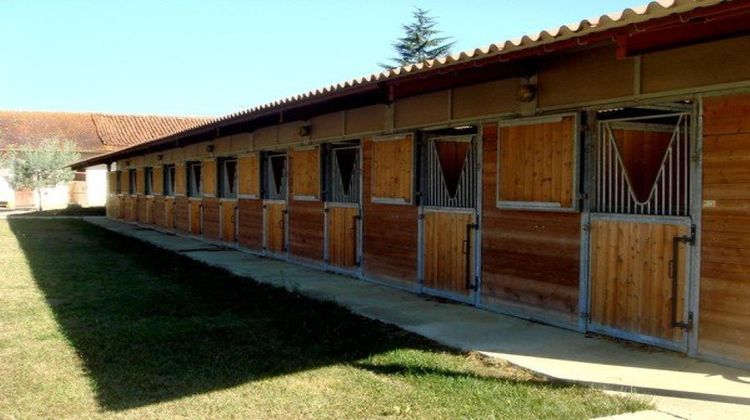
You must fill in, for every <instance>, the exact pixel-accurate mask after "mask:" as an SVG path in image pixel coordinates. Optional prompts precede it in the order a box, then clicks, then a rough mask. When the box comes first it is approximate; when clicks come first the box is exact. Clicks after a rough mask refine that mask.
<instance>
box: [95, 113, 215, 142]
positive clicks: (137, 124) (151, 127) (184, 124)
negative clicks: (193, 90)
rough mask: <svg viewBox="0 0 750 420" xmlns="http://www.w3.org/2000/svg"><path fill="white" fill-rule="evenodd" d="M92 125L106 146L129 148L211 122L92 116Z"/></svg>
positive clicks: (205, 119)
mask: <svg viewBox="0 0 750 420" xmlns="http://www.w3.org/2000/svg"><path fill="white" fill-rule="evenodd" d="M92 117H93V120H94V125H95V126H96V130H97V132H98V133H99V138H100V139H101V141H102V143H104V144H105V145H107V146H117V147H122V146H130V145H133V144H137V143H143V142H145V141H148V140H153V139H155V138H159V137H163V136H166V135H168V134H172V133H176V132H178V131H183V130H187V129H189V128H193V127H195V126H197V125H202V124H205V123H207V122H209V121H211V119H210V118H199V117H162V116H154V115H111V114H93V115H92Z"/></svg>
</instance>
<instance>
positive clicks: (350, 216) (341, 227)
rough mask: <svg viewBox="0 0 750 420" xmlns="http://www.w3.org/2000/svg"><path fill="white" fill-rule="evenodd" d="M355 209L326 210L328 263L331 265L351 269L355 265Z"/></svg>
mask: <svg viewBox="0 0 750 420" xmlns="http://www.w3.org/2000/svg"><path fill="white" fill-rule="evenodd" d="M358 214H359V211H358V209H357V208H356V207H330V208H329V209H328V262H329V264H331V265H334V266H337V267H342V268H352V267H355V266H356V265H357V217H358Z"/></svg>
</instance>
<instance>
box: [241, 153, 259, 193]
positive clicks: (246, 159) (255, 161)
mask: <svg viewBox="0 0 750 420" xmlns="http://www.w3.org/2000/svg"><path fill="white" fill-rule="evenodd" d="M259 165H260V159H259V158H258V153H252V154H249V155H245V156H240V158H239V159H238V162H237V176H238V182H239V194H240V195H244V196H253V197H258V196H259V195H260V191H259V189H260V176H259V175H260V166H259Z"/></svg>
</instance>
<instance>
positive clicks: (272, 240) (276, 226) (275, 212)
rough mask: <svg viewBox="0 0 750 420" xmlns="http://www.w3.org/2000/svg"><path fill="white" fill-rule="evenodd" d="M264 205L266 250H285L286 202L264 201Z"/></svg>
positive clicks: (279, 252)
mask: <svg viewBox="0 0 750 420" xmlns="http://www.w3.org/2000/svg"><path fill="white" fill-rule="evenodd" d="M264 206H265V237H266V244H265V247H266V250H267V251H268V252H271V253H274V254H281V253H283V252H284V251H286V218H285V211H286V204H285V203H266V204H264Z"/></svg>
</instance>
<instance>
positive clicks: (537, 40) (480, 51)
mask: <svg viewBox="0 0 750 420" xmlns="http://www.w3.org/2000/svg"><path fill="white" fill-rule="evenodd" d="M731 1H732V0H657V1H652V2H650V3H648V4H646V5H643V6H640V7H634V8H627V9H625V10H622V11H619V12H616V13H608V14H604V15H601V16H599V17H596V18H591V19H584V20H581V21H579V22H577V23H574V24H569V25H562V26H560V27H557V28H553V29H548V30H543V31H540V32H538V33H535V34H533V35H525V36H522V37H520V38H517V39H511V40H507V41H503V42H498V43H494V44H490V45H488V46H486V47H484V48H475V49H472V50H467V51H463V52H460V53H456V54H452V55H448V56H445V57H441V58H438V59H434V60H427V61H425V62H422V63H419V64H413V65H406V66H402V67H398V68H395V69H392V70H387V71H383V72H380V73H374V74H371V75H369V76H366V77H361V78H357V79H351V80H348V81H346V82H343V83H337V84H333V85H330V86H327V87H324V88H320V89H315V90H311V91H309V92H306V93H303V94H300V95H295V96H290V97H287V98H284V99H280V100H277V101H273V102H269V103H266V104H263V105H259V106H256V107H253V108H249V109H246V110H242V111H239V112H235V113H232V114H228V115H225V116H223V117H220V118H217V119H215V120H213V121H211V122H207V123H204V124H202V125H198V126H195V127H193V128H190V129H187V130H184V131H182V132H178V133H174V134H171V135H168V136H164V137H162V138H160V139H155V140H154V141H153V142H149V143H154V145H156V144H157V143H159V144H161V143H162V142H167V141H171V140H174V139H177V138H181V137H186V136H190V135H194V134H198V133H202V132H206V131H208V130H211V129H214V128H219V127H222V126H223V125H227V124H230V123H232V122H236V121H244V120H248V119H251V118H253V117H255V116H261V115H263V114H267V113H270V112H274V111H275V110H277V109H288V108H292V107H294V106H296V105H302V104H304V103H310V102H313V101H316V100H319V101H322V100H325V99H327V98H331V97H334V96H336V95H341V96H345V95H347V94H349V93H353V92H356V91H358V90H359V89H367V88H369V87H373V86H375V85H377V84H381V83H384V82H390V81H394V80H398V79H400V78H404V77H407V76H412V75H420V74H422V73H428V72H431V71H435V70H438V69H450V67H451V66H456V65H461V64H463V63H471V62H472V61H475V60H483V59H492V58H493V57H498V58H502V56H505V55H509V56H511V55H512V54H514V53H518V52H522V51H524V50H532V49H535V48H547V47H549V48H550V49H552V48H553V45H552V44H556V43H561V42H564V41H568V40H570V41H575V40H576V39H578V38H581V37H584V36H587V35H594V34H597V33H600V32H602V33H603V32H607V31H612V30H617V29H618V28H625V27H628V26H631V25H635V26H636V27H637V26H638V25H639V24H641V23H644V22H647V21H650V20H654V19H658V18H663V17H667V16H671V15H678V14H682V13H688V12H692V11H694V10H696V9H700V8H704V7H709V6H715V5H718V4H720V3H728V2H731ZM735 1H736V0H735ZM509 59H510V58H509ZM144 146H148V143H145V144H140V145H136V146H132V147H130V148H128V149H125V150H124V151H122V152H127V151H128V150H130V149H133V151H136V150H144ZM115 156H122V153H120V152H115V153H109V154H107V155H103V156H99V157H97V158H93V159H89V160H86V161H82V162H79V163H77V164H76V165H80V166H85V165H86V164H90V163H91V164H97V163H99V162H103V161H105V160H107V159H111V158H113V157H115ZM76 165H74V166H75V167H78V166H76Z"/></svg>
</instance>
